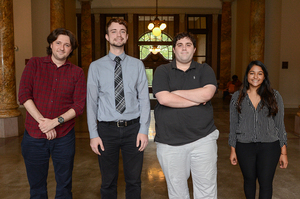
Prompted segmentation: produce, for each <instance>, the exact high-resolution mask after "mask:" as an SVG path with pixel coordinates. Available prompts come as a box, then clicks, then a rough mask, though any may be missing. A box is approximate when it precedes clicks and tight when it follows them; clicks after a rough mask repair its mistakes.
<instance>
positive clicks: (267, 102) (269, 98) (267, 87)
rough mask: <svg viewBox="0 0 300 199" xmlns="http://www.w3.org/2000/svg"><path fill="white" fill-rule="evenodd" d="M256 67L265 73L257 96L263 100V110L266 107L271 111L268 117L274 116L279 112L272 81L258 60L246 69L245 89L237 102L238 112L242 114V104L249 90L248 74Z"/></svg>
mask: <svg viewBox="0 0 300 199" xmlns="http://www.w3.org/2000/svg"><path fill="white" fill-rule="evenodd" d="M254 65H257V66H259V67H261V69H262V70H263V72H264V76H265V79H264V81H263V82H262V84H261V85H260V87H259V88H258V89H257V91H256V92H257V94H258V95H259V96H260V98H261V102H262V106H261V108H263V107H264V106H266V107H267V108H268V109H269V114H268V116H274V115H276V113H277V112H278V106H277V102H276V99H275V95H274V91H273V89H272V88H271V84H270V80H269V73H268V71H267V68H266V66H265V65H264V64H263V63H262V62H261V61H257V60H256V61H252V62H250V64H249V65H248V67H247V69H246V73H245V76H244V81H243V87H242V89H241V90H240V95H239V98H238V100H237V110H238V112H239V113H241V104H242V101H243V100H244V98H245V96H246V94H247V90H248V89H249V82H248V73H249V71H250V70H251V68H252V67H253V66H254Z"/></svg>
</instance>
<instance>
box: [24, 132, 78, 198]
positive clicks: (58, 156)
mask: <svg viewBox="0 0 300 199" xmlns="http://www.w3.org/2000/svg"><path fill="white" fill-rule="evenodd" d="M21 146H22V155H23V157H24V161H25V165H26V171H27V178H28V182H29V185H30V198H32V199H47V198H48V194H47V176H48V168H49V158H50V156H51V157H52V161H53V166H54V172H55V179H56V183H57V186H56V195H55V198H61V199H62V198H63V199H69V198H72V192H71V191H72V171H73V164H74V155H75V131H74V128H73V129H72V130H71V131H70V132H69V133H68V134H67V135H66V136H64V137H61V138H55V139H53V140H47V139H36V138H33V137H31V136H30V135H29V134H28V132H27V131H26V130H25V133H24V136H23V141H22V144H21Z"/></svg>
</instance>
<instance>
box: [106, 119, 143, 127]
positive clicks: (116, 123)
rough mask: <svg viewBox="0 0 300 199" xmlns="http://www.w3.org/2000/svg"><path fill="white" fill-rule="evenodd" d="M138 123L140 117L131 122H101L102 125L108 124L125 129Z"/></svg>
mask: <svg viewBox="0 0 300 199" xmlns="http://www.w3.org/2000/svg"><path fill="white" fill-rule="evenodd" d="M138 122H140V117H138V118H136V119H132V120H119V121H117V122H103V123H108V124H109V125H113V126H116V127H126V126H130V125H132V124H135V123H138Z"/></svg>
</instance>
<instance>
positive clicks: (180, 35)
mask: <svg viewBox="0 0 300 199" xmlns="http://www.w3.org/2000/svg"><path fill="white" fill-rule="evenodd" d="M185 37H187V38H189V39H190V40H191V41H192V43H193V45H194V47H196V39H195V37H194V35H193V34H192V33H190V32H180V33H177V35H176V36H175V37H174V39H173V48H175V46H176V43H177V41H178V40H180V39H182V38H185Z"/></svg>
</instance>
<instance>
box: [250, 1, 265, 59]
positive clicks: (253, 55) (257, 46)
mask: <svg viewBox="0 0 300 199" xmlns="http://www.w3.org/2000/svg"><path fill="white" fill-rule="evenodd" d="M249 40H250V41H249V43H250V46H249V48H250V49H249V61H253V60H259V61H262V62H264V48H265V0H251V5H250V35H249Z"/></svg>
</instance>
